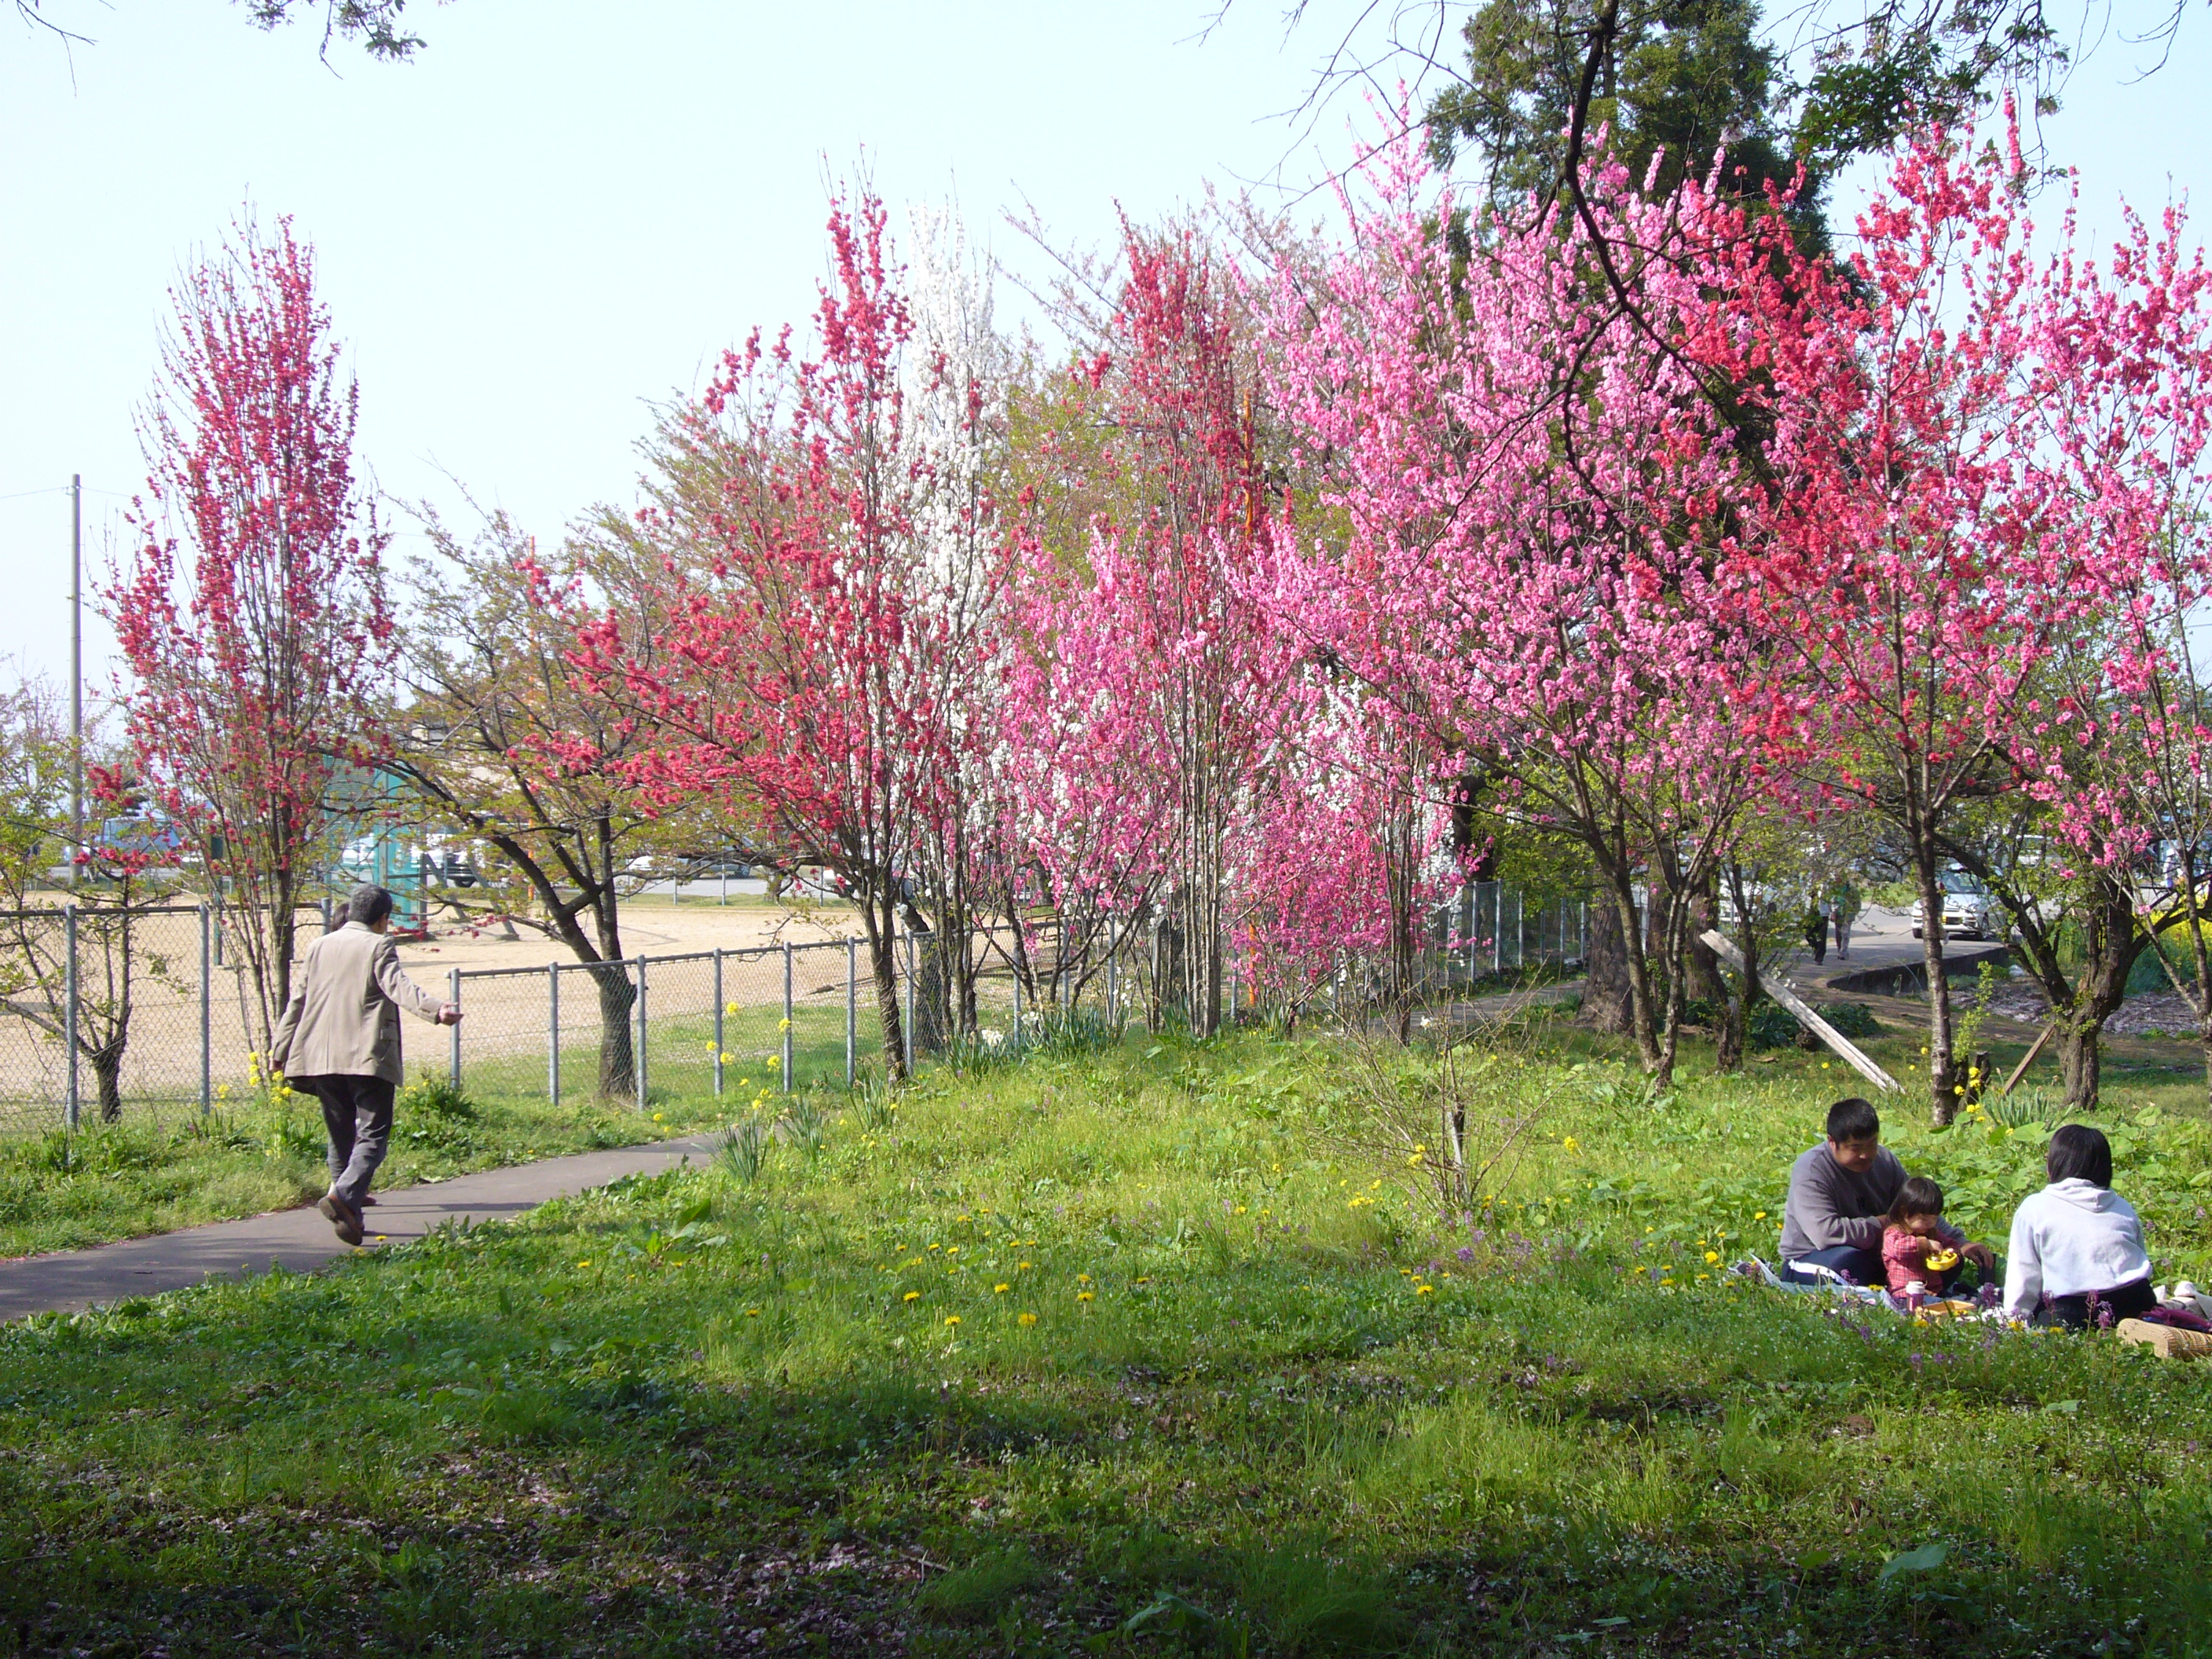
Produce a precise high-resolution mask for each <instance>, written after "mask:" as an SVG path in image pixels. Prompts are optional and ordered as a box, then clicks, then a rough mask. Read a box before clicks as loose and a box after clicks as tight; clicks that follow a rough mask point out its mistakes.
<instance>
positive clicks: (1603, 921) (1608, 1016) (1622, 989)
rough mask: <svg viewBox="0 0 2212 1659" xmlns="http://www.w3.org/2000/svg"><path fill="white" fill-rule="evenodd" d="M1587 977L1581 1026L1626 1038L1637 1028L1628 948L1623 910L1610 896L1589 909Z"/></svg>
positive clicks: (1599, 897) (1605, 894)
mask: <svg viewBox="0 0 2212 1659" xmlns="http://www.w3.org/2000/svg"><path fill="white" fill-rule="evenodd" d="M1583 958H1584V962H1585V964H1586V965H1585V969H1584V973H1585V977H1584V980H1583V1008H1582V1013H1581V1015H1580V1016H1579V1018H1580V1019H1581V1021H1582V1023H1583V1024H1584V1025H1587V1026H1589V1029H1590V1030H1593V1031H1597V1032H1601V1033H1602V1034H1603V1035H1605V1036H1629V1035H1630V1034H1631V1033H1632V1032H1633V1031H1634V1030H1635V1029H1636V1021H1635V1016H1634V1013H1633V1011H1632V1008H1631V1006H1630V999H1629V990H1628V947H1627V945H1626V944H1625V943H1624V942H1623V940H1622V938H1621V932H1620V907H1619V906H1618V905H1616V904H1615V903H1614V902H1613V895H1612V894H1611V893H1602V894H1600V895H1599V896H1598V899H1597V902H1595V903H1594V904H1592V905H1591V906H1590V912H1589V942H1588V944H1587V945H1585V947H1584V949H1583Z"/></svg>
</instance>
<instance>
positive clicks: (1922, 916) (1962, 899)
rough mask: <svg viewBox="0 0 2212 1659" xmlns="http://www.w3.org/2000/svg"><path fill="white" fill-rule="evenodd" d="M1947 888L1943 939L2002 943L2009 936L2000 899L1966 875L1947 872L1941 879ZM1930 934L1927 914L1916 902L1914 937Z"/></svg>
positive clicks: (1913, 911) (1913, 915) (1918, 902)
mask: <svg viewBox="0 0 2212 1659" xmlns="http://www.w3.org/2000/svg"><path fill="white" fill-rule="evenodd" d="M1937 879H1938V880H1940V881H1941V882H1942V884H1943V936H1944V938H1946V939H2002V938H2003V937H2004V936H2005V933H2006V926H2005V914H2004V906H2002V904H1999V903H1998V902H1997V901H1996V895H1994V894H1992V893H1991V892H1990V890H1989V889H1988V888H1986V887H1984V886H1983V885H1982V884H1981V883H1979V882H1978V881H1976V880H1975V879H1974V878H1972V876H1970V875H1967V874H1966V872H1963V871H1959V870H1947V871H1945V872H1943V873H1942V875H1941V876H1940V877H1938V878H1937ZM1926 932H1927V910H1926V907H1925V906H1923V904H1922V902H1920V901H1919V900H1918V899H1915V900H1913V901H1912V937H1913V938H1915V939H1919V938H1921V937H1923V935H1924V934H1925V933H1926Z"/></svg>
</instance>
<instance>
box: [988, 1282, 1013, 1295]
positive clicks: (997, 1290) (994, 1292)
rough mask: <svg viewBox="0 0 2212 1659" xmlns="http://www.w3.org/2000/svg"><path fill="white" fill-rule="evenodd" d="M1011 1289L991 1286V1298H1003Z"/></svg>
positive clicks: (1011, 1287)
mask: <svg viewBox="0 0 2212 1659" xmlns="http://www.w3.org/2000/svg"><path fill="white" fill-rule="evenodd" d="M1013 1288H1014V1287H1013V1286H1012V1285H992V1286H991V1294H992V1295H993V1296H1004V1295H1005V1294H1006V1292H1007V1291H1011V1290H1012V1289H1013Z"/></svg>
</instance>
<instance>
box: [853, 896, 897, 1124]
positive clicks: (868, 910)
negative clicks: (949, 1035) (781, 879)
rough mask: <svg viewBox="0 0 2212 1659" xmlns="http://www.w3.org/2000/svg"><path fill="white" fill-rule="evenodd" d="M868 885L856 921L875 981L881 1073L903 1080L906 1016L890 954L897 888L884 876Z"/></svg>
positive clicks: (893, 957)
mask: <svg viewBox="0 0 2212 1659" xmlns="http://www.w3.org/2000/svg"><path fill="white" fill-rule="evenodd" d="M849 879H850V878H849V877H848V880H849ZM854 885H855V886H859V884H858V883H857V882H855V883H854ZM872 886H873V888H874V889H875V891H874V892H873V893H872V894H871V895H870V896H865V897H863V899H862V900H861V903H860V921H861V924H862V927H863V929H864V931H865V932H866V934H867V939H868V974H869V977H870V978H872V979H873V980H874V981H875V985H876V1016H877V1018H878V1021H879V1022H880V1023H881V1024H882V1028H883V1033H884V1076H885V1077H886V1078H888V1079H890V1081H892V1082H893V1083H903V1082H905V1081H906V1080H907V1064H906V1018H905V1015H904V1013H903V1012H902V1010H901V1009H900V1007H899V982H898V981H899V976H898V959H897V957H896V955H894V954H893V953H894V952H895V951H896V950H897V949H898V934H897V921H898V910H897V888H896V884H894V883H893V882H891V881H890V878H887V877H879V878H878V879H877V880H876V881H875V882H874V883H872Z"/></svg>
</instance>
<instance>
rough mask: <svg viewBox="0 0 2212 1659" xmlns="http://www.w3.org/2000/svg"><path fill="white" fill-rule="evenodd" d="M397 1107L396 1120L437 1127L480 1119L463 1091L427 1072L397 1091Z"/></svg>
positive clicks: (480, 1111)
mask: <svg viewBox="0 0 2212 1659" xmlns="http://www.w3.org/2000/svg"><path fill="white" fill-rule="evenodd" d="M398 1105H399V1115H400V1116H402V1117H404V1118H407V1119H410V1120H412V1121H425V1120H433V1119H435V1121H438V1122H441V1123H473V1122H475V1121H477V1119H478V1118H479V1117H481V1116H483V1109H481V1108H480V1107H478V1106H477V1103H476V1102H475V1101H474V1100H472V1099H471V1098H470V1097H469V1093H468V1091H467V1090H465V1089H464V1088H462V1087H460V1085H458V1084H456V1083H454V1082H453V1080H452V1079H450V1078H442V1077H439V1076H437V1075H435V1073H430V1072H425V1073H422V1075H421V1076H420V1077H418V1078H416V1079H415V1081H414V1082H412V1083H410V1084H409V1085H407V1086H406V1087H405V1088H404V1089H402V1090H401V1091H399V1103H398Z"/></svg>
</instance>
